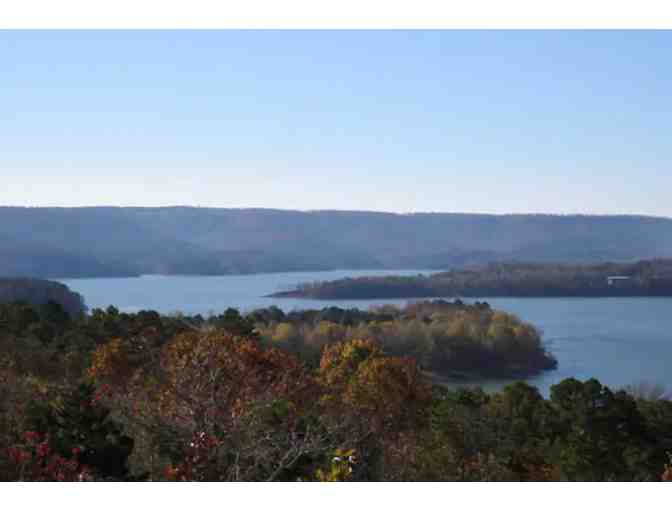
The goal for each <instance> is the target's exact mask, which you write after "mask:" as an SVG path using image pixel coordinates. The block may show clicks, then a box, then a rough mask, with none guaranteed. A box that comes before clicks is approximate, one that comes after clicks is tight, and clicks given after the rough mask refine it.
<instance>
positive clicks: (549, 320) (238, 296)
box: [61, 270, 672, 395]
mask: <svg viewBox="0 0 672 510" xmlns="http://www.w3.org/2000/svg"><path fill="white" fill-rule="evenodd" d="M431 272H432V271H425V270H408V271H398V270H397V271H348V270H341V271H323V272H302V273H270V274H255V275H234V276H154V275H152V276H143V277H140V278H96V279H76V280H61V281H62V282H63V283H65V284H67V285H68V286H69V287H70V288H71V289H72V290H74V291H77V292H79V293H80V294H82V295H83V296H84V299H85V300H86V304H87V306H89V308H99V307H107V306H109V305H114V306H116V307H117V308H119V309H120V310H121V311H125V312H135V311H138V310H142V309H145V310H147V309H151V310H156V311H159V312H162V313H171V312H176V311H180V312H184V313H185V314H196V313H201V314H203V315H207V314H209V313H220V312H222V311H223V310H224V309H226V308H228V307H234V308H238V309H239V310H241V311H249V310H253V309H255V308H261V307H267V306H271V305H276V306H278V307H279V308H282V309H283V310H285V311H290V310H295V309H302V308H323V307H325V306H331V305H334V306H340V307H344V308H364V309H366V308H368V307H369V306H371V305H373V304H383V303H393V304H400V305H403V304H405V303H407V302H408V301H414V300H408V299H378V300H347V301H317V300H308V299H285V298H283V299H277V298H265V297H262V296H264V295H267V294H270V293H273V292H276V291H279V290H288V289H290V288H294V287H295V286H296V284H298V283H303V282H313V281H318V280H333V279H336V278H343V277H346V276H352V277H356V276H364V275H386V274H405V275H414V274H419V273H422V274H430V273H431ZM485 299H486V300H487V301H488V302H489V303H490V304H491V306H492V307H493V308H497V309H500V310H504V311H507V312H512V313H515V314H517V315H518V316H519V317H521V318H522V319H523V320H525V321H527V322H531V323H532V324H534V325H535V326H537V327H538V328H539V329H540V330H541V331H542V333H543V339H544V342H545V344H546V346H547V348H548V350H550V351H551V352H552V353H553V354H554V355H555V357H556V358H557V359H558V369H557V370H553V371H549V372H545V373H544V374H542V375H540V376H537V377H533V378H530V379H529V382H530V383H532V384H534V385H536V386H538V387H539V389H540V390H541V391H542V392H543V393H544V394H546V395H547V394H548V391H549V388H550V386H551V385H553V384H555V383H557V382H558V381H560V380H562V379H564V378H566V377H576V378H578V379H582V380H583V379H588V378H590V377H595V378H597V379H599V380H600V381H601V382H602V383H604V384H607V385H609V386H611V387H621V386H625V385H627V384H633V383H638V382H641V381H646V382H650V383H658V384H662V385H664V386H665V387H667V388H668V390H672V370H670V362H672V298H604V299H602V298H541V299H540V298H492V299H489V298H485ZM465 301H473V300H468V299H465ZM506 382H509V381H502V380H487V381H480V382H479V384H481V385H482V386H484V387H485V388H486V389H496V388H498V387H501V385H502V384H505V383H506Z"/></svg>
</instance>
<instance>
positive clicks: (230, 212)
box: [0, 207, 672, 278]
mask: <svg viewBox="0 0 672 510" xmlns="http://www.w3.org/2000/svg"><path fill="white" fill-rule="evenodd" d="M0 225H2V228H1V229H0V276H34V277H42V278H58V277H95V276H133V275H138V274H145V273H161V274H213V275H215V274H236V273H255V272H273V271H299V270H328V269H343V268H348V269H382V268H389V269H401V268H428V269H450V268H459V267H464V266H468V265H473V264H483V263H488V262H501V261H513V260H524V261H540V262H567V263H589V262H601V261H632V260H636V259H641V258H654V257H669V256H672V219H670V218H661V217H648V216H625V215H624V216H583V215H567V216H558V215H542V214H511V215H489V214H461V213H413V214H396V213H382V212H366V211H291V210H277V209H215V208H196V207H148V208H139V207H82V208H24V207H0Z"/></svg>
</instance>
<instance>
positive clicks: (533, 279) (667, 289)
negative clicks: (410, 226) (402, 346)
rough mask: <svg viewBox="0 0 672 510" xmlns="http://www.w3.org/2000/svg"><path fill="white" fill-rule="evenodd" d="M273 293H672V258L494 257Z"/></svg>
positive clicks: (324, 295) (345, 295) (398, 295)
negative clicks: (578, 260)
mask: <svg viewBox="0 0 672 510" xmlns="http://www.w3.org/2000/svg"><path fill="white" fill-rule="evenodd" d="M273 296H275V297H308V298H313V299H379V298H414V297H456V296H462V297H609V296H622V297H628V296H672V259H654V260H643V261H639V262H635V263H628V264H619V263H602V264H593V265H564V264H538V263H537V264H535V263H491V264H488V265H485V266H482V267H477V268H472V269H463V270H451V271H447V272H441V273H435V274H432V275H430V276H424V275H418V276H380V277H361V278H343V279H340V280H334V281H327V282H315V283H305V284H302V285H300V286H299V287H298V288H297V289H295V290H290V291H286V292H279V293H276V294H274V295H273Z"/></svg>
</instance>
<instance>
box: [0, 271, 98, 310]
mask: <svg viewBox="0 0 672 510" xmlns="http://www.w3.org/2000/svg"><path fill="white" fill-rule="evenodd" d="M14 302H22V303H27V304H29V305H33V306H41V305H47V304H49V303H50V302H51V303H57V304H58V305H60V307H61V308H62V309H63V310H64V311H66V312H67V313H69V314H70V315H71V316H72V317H78V316H79V315H80V314H82V313H84V312H85V311H86V307H85V305H84V299H83V298H82V296H81V295H79V294H78V293H76V292H73V291H72V290H70V289H69V288H68V286H67V285H63V284H62V283H58V282H50V281H47V280H37V279H33V278H0V304H3V303H14Z"/></svg>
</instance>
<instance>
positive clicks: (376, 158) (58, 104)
mask: <svg viewBox="0 0 672 510" xmlns="http://www.w3.org/2000/svg"><path fill="white" fill-rule="evenodd" d="M670 47H672V33H670V32H667V31H600V32H597V31H596V32H585V31H549V32H543V31H527V32H519V31H491V32H483V31H473V32H472V31H362V32H355V31H334V32H332V31H265V32H264V31H200V32H194V31H172V32H171V31H136V32H131V31H42V32H40V31H2V32H0V62H2V63H3V70H4V72H3V76H2V80H0V177H1V178H2V185H1V186H0V205H22V206H82V205H120V206H166V205H193V206H204V207H206V206H207V207H269V208H280V209H302V210H310V209H345V210H353V209H356V210H379V211H393V212H420V211H437V212H444V211H445V212H485V213H527V212H535V213H561V214H569V213H584V214H650V215H656V216H668V217H669V216H672V206H671V205H670V201H669V190H670V189H672V172H670V161H671V159H672V144H670V143H669V133H670V132H671V129H670V128H671V127H672V115H671V113H672V111H671V110H672V99H671V96H670V90H672V87H671V85H672V80H671V78H672V68H671V66H669V64H668V63H667V62H668V60H669V55H668V53H669V48H670Z"/></svg>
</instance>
